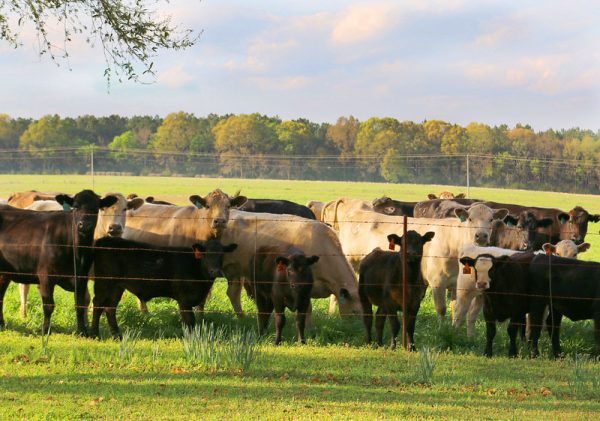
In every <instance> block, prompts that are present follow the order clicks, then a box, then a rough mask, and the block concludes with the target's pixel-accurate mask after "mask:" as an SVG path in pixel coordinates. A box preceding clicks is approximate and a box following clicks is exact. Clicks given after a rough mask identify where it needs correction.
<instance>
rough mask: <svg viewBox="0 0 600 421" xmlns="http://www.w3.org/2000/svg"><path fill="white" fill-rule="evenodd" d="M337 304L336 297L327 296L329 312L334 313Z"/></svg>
mask: <svg viewBox="0 0 600 421" xmlns="http://www.w3.org/2000/svg"><path fill="white" fill-rule="evenodd" d="M337 306H338V299H337V297H336V296H335V295H333V294H331V295H330V296H329V314H335V309H336V308H337Z"/></svg>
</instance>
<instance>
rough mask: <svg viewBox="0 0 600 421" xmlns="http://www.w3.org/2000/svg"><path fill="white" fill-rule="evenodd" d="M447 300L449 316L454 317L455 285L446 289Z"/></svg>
mask: <svg viewBox="0 0 600 421" xmlns="http://www.w3.org/2000/svg"><path fill="white" fill-rule="evenodd" d="M448 298H449V299H450V314H451V315H452V317H454V310H455V309H454V308H455V307H456V285H453V286H451V287H449V288H448Z"/></svg>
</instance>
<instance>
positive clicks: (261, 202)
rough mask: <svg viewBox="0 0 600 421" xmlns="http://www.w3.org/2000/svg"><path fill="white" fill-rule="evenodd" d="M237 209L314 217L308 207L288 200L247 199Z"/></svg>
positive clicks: (307, 217)
mask: <svg viewBox="0 0 600 421" xmlns="http://www.w3.org/2000/svg"><path fill="white" fill-rule="evenodd" d="M238 209H239V210H243V211H246V212H258V213H276V214H287V215H297V216H301V217H303V218H306V219H313V220H314V219H316V218H315V215H314V214H313V213H312V211H311V210H310V209H309V208H307V207H306V206H304V205H299V204H298V203H294V202H290V201H288V200H272V199H248V200H247V201H246V203H244V204H243V205H242V206H240V207H239V208H238Z"/></svg>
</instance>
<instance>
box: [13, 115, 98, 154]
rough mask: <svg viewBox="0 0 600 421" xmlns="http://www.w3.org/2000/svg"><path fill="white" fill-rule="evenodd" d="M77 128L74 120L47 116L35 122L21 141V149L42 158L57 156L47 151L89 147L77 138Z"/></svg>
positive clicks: (22, 136)
mask: <svg viewBox="0 0 600 421" xmlns="http://www.w3.org/2000/svg"><path fill="white" fill-rule="evenodd" d="M76 133H77V127H76V125H75V122H74V120H73V119H69V118H67V119H61V118H60V117H59V116H58V115H47V116H44V117H42V118H40V119H39V120H37V121H34V122H33V123H31V124H30V125H29V127H28V128H27V130H25V132H24V133H23V134H22V135H21V138H20V139H19V147H20V148H21V149H26V150H29V151H31V152H32V153H34V154H38V155H40V156H46V155H53V154H56V152H55V151H46V150H47V149H49V148H50V149H56V148H78V147H82V146H85V145H87V144H88V143H87V142H85V141H84V140H82V139H80V138H77V137H76Z"/></svg>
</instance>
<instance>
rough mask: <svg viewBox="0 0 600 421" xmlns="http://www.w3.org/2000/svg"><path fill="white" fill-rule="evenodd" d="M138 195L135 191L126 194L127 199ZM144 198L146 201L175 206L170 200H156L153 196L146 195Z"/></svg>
mask: <svg viewBox="0 0 600 421" xmlns="http://www.w3.org/2000/svg"><path fill="white" fill-rule="evenodd" d="M137 197H139V196H138V195H137V194H136V193H130V194H129V195H127V200H131V199H135V198H137ZM143 200H145V202H146V203H153V204H155V205H169V206H175V204H173V203H171V202H167V201H166V200H156V199H155V198H154V196H148V197H146V199H143Z"/></svg>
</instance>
